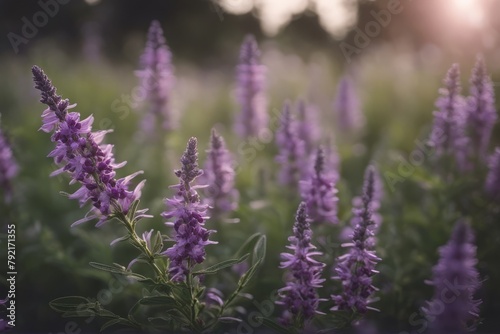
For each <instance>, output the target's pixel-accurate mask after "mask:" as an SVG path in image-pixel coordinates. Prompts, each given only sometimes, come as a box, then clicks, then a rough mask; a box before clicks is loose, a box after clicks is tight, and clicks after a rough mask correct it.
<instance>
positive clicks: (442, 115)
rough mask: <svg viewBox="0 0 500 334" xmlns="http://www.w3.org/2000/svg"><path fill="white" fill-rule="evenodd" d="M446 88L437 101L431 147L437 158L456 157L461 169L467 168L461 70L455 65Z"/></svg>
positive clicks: (448, 74)
mask: <svg viewBox="0 0 500 334" xmlns="http://www.w3.org/2000/svg"><path fill="white" fill-rule="evenodd" d="M443 82H444V85H445V87H444V88H442V89H441V90H440V94H441V96H440V97H439V98H438V99H437V100H436V107H437V108H438V110H437V111H435V112H434V124H433V128H432V132H431V136H430V141H429V145H430V146H432V147H434V149H435V150H436V155H437V156H443V155H449V156H454V157H455V159H456V161H457V163H458V165H459V168H460V169H464V168H465V159H466V156H465V144H466V142H465V141H466V138H465V132H464V129H465V128H464V127H465V109H464V107H465V104H464V98H463V96H462V95H460V91H461V86H460V68H459V66H458V64H453V65H452V66H451V68H450V69H449V71H448V73H447V74H446V77H445V79H444V81H443Z"/></svg>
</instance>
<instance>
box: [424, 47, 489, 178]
mask: <svg viewBox="0 0 500 334" xmlns="http://www.w3.org/2000/svg"><path fill="white" fill-rule="evenodd" d="M444 84H445V88H443V89H441V91H440V92H441V96H440V97H439V98H438V99H437V101H436V107H437V108H438V111H436V112H434V126H433V129H432V133H431V137H430V140H429V144H430V146H432V147H434V148H435V149H436V153H437V156H442V155H447V156H451V157H454V158H455V161H456V162H457V165H458V168H459V170H460V171H462V172H463V171H470V170H471V169H473V168H474V167H477V164H478V163H479V162H480V161H484V160H486V158H487V151H488V146H489V141H490V138H491V133H492V130H493V126H494V124H495V121H496V119H497V114H496V110H495V94H494V92H493V83H492V81H491V79H490V77H489V76H488V74H487V72H486V65H485V63H484V60H483V59H482V58H481V57H478V60H477V62H476V65H475V66H474V69H473V70H472V75H471V78H470V96H468V97H467V98H464V97H463V96H462V95H461V94H460V91H461V87H460V70H459V67H458V64H453V66H452V67H451V68H450V70H449V71H448V73H447V75H446V78H445V80H444Z"/></svg>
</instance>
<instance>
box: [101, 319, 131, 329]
mask: <svg viewBox="0 0 500 334" xmlns="http://www.w3.org/2000/svg"><path fill="white" fill-rule="evenodd" d="M119 323H121V324H123V325H128V323H126V322H125V321H123V319H111V320H110V321H108V322H106V323H105V324H104V325H102V327H101V332H102V331H104V330H105V329H106V328H108V327H111V326H113V325H117V324H119Z"/></svg>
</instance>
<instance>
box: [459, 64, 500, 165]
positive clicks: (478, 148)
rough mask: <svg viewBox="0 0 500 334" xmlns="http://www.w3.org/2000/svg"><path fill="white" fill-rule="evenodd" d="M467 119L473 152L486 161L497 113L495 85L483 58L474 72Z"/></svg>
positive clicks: (468, 99)
mask: <svg viewBox="0 0 500 334" xmlns="http://www.w3.org/2000/svg"><path fill="white" fill-rule="evenodd" d="M466 117H467V127H468V133H469V136H470V140H471V143H472V147H471V150H472V152H473V153H474V154H476V155H477V156H478V157H480V158H482V159H484V158H486V152H487V150H488V144H489V141H490V137H491V132H492V130H493V126H494V125H495V121H496V119H497V113H496V110H495V93H494V91H493V83H492V82H491V79H490V77H489V76H488V74H487V72H486V65H485V63H484V59H483V58H482V57H478V58H477V62H476V65H475V66H474V69H473V70H472V76H471V78H470V96H469V97H468V98H467V106H466Z"/></svg>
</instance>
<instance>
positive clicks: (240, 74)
mask: <svg viewBox="0 0 500 334" xmlns="http://www.w3.org/2000/svg"><path fill="white" fill-rule="evenodd" d="M236 72H237V83H238V86H237V100H238V103H239V105H240V108H241V111H240V113H239V115H238V118H237V120H236V124H235V131H236V133H237V134H238V135H240V137H242V138H246V137H250V136H257V135H258V134H259V131H261V130H262V129H264V128H265V127H266V126H267V123H268V115H267V98H266V96H265V92H264V85H265V80H266V77H265V75H266V67H265V66H264V65H262V64H261V63H260V51H259V47H258V45H257V42H256V40H255V37H253V36H252V35H248V36H247V37H246V38H245V40H244V42H243V44H242V46H241V50H240V59H239V64H238V66H237V68H236Z"/></svg>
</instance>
